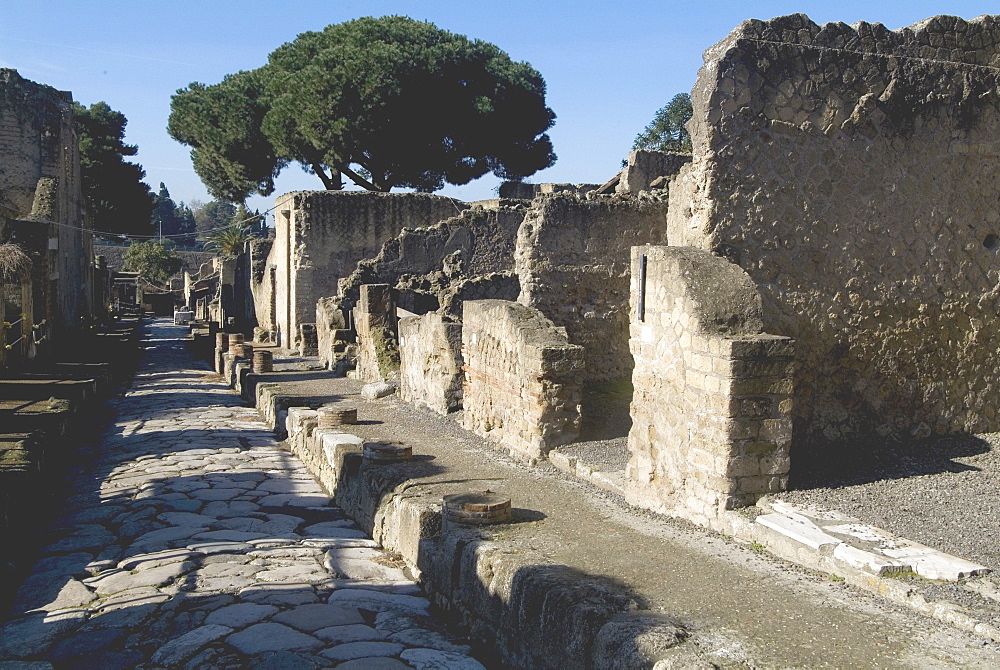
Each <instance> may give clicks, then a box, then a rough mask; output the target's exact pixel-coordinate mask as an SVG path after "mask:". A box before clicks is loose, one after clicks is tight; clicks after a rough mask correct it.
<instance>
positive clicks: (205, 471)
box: [0, 321, 483, 670]
mask: <svg viewBox="0 0 1000 670" xmlns="http://www.w3.org/2000/svg"><path fill="white" fill-rule="evenodd" d="M146 331H147V335H148V337H147V339H146V344H147V349H146V352H145V354H144V357H143V359H142V363H141V364H140V367H139V370H138V373H137V376H136V378H135V380H134V382H133V383H132V385H131V386H130V387H129V389H128V390H127V391H126V393H125V395H124V397H123V398H121V399H120V400H119V401H118V402H117V407H116V411H117V413H116V417H115V420H114V423H113V424H112V425H111V426H110V427H109V428H108V430H107V431H106V432H105V434H104V436H103V438H102V441H101V444H100V447H99V448H97V449H95V450H94V454H95V456H94V458H93V459H92V460H91V461H90V462H89V463H88V464H87V467H86V469H85V470H83V471H82V472H81V474H80V475H79V476H78V477H77V478H76V479H74V481H73V483H72V493H71V497H70V498H69V499H68V500H67V501H66V503H65V505H64V507H63V510H64V514H63V516H61V517H60V518H59V519H57V521H56V523H55V524H54V528H53V531H52V532H51V533H50V534H49V535H48V536H47V541H48V544H47V546H45V547H43V548H42V550H41V552H40V554H39V560H38V562H37V563H36V565H35V566H34V570H33V572H32V574H31V576H30V577H28V578H27V580H26V581H25V583H24V585H23V586H22V588H21V589H20V591H19V593H18V597H17V602H16V605H15V607H14V610H13V617H12V618H11V620H10V621H9V622H8V623H6V625H5V626H4V627H3V628H2V629H0V668H3V667H8V665H7V664H5V663H3V662H2V661H8V660H15V659H23V660H30V661H36V663H34V664H30V665H24V664H17V665H12V666H10V667H31V668H46V667H59V668H104V669H110V668H154V667H169V668H173V667H178V668H181V667H183V668H313V667H338V668H366V669H376V668H377V669H384V670H389V669H392V668H410V667H412V668H455V669H465V668H469V669H474V668H482V667H483V666H482V665H480V664H479V663H478V662H477V661H475V660H473V659H472V658H471V657H470V656H469V655H468V654H469V652H470V647H469V646H466V645H464V644H462V643H461V641H456V640H454V639H452V638H449V637H448V636H447V635H446V634H445V633H444V632H443V629H442V628H441V626H439V625H438V624H437V622H435V620H434V619H433V618H432V617H430V616H429V615H428V601H427V599H426V598H424V597H423V595H422V593H421V590H420V588H419V586H418V585H417V584H416V583H414V582H413V581H412V580H411V579H410V578H409V577H408V575H407V574H406V573H404V571H403V570H402V569H400V566H401V565H402V563H401V562H400V561H398V559H396V558H394V556H393V555H391V554H386V553H384V552H382V551H381V550H380V549H379V547H378V546H377V545H376V543H375V542H373V541H372V540H371V539H370V538H369V537H368V536H367V535H366V534H365V533H364V532H362V531H361V530H359V529H358V528H357V527H356V525H355V524H354V523H353V521H351V520H350V519H348V518H346V517H345V515H344V514H343V513H342V512H341V511H340V510H339V509H338V508H336V507H334V506H333V505H332V504H331V502H330V499H329V497H328V496H327V495H326V494H325V493H324V491H323V490H322V489H321V488H320V486H319V485H318V484H316V483H315V481H314V480H313V478H312V477H311V476H310V474H309V473H308V472H307V471H306V469H305V467H304V466H303V465H302V464H301V462H299V461H298V459H297V458H295V457H294V456H292V455H291V454H289V453H287V452H285V451H283V450H282V449H280V448H279V445H278V444H277V443H276V441H275V439H274V437H273V435H272V434H271V433H270V432H269V431H267V430H266V429H265V428H264V424H263V423H262V422H261V421H260V420H259V419H258V417H257V414H256V411H255V410H254V409H253V408H249V407H245V406H243V403H242V402H241V401H240V399H239V398H238V397H237V396H236V395H235V394H234V393H233V392H231V391H230V390H229V389H228V388H227V387H226V386H224V385H223V384H222V383H221V381H219V379H218V377H217V376H216V375H214V374H213V373H211V372H209V371H207V367H205V366H203V365H200V364H197V363H195V362H194V361H193V360H192V358H191V357H190V355H189V354H188V353H187V352H186V351H185V349H184V346H183V338H184V336H185V335H186V328H183V327H175V326H172V325H168V324H167V322H165V321H158V322H153V323H152V324H150V325H147V326H146ZM50 664H51V665H50Z"/></svg>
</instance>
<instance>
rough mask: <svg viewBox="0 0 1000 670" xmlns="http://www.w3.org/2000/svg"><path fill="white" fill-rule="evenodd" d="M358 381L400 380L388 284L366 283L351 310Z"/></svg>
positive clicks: (394, 326) (393, 309)
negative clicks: (355, 338)
mask: <svg viewBox="0 0 1000 670" xmlns="http://www.w3.org/2000/svg"><path fill="white" fill-rule="evenodd" d="M354 323H355V328H356V331H357V338H358V347H357V355H358V358H357V368H356V370H357V375H358V378H359V379H366V380H368V381H383V380H388V379H396V378H398V377H399V345H398V344H397V342H396V337H397V336H396V303H395V301H394V300H393V296H392V289H391V288H390V287H389V285H388V284H365V285H364V286H362V287H361V294H360V299H359V300H358V304H357V306H356V307H355V308H354Z"/></svg>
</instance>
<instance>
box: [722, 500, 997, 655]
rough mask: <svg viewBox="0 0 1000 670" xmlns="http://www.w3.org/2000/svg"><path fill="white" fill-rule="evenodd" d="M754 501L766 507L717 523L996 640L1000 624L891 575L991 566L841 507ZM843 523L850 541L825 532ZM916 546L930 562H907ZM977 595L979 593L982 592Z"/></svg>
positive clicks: (943, 575) (977, 572)
mask: <svg viewBox="0 0 1000 670" xmlns="http://www.w3.org/2000/svg"><path fill="white" fill-rule="evenodd" d="M758 505H759V507H758V508H750V509H752V510H755V511H764V512H765V513H764V514H761V515H758V516H756V517H755V518H751V516H748V515H745V514H743V513H740V512H724V513H723V514H722V515H721V517H720V525H721V526H724V527H725V528H724V530H723V532H726V533H727V534H729V535H731V536H732V537H734V538H735V539H737V540H740V541H743V542H746V543H749V544H751V545H752V546H754V547H758V548H759V549H760V550H762V551H767V552H768V553H770V554H773V555H774V556H777V557H778V558H781V559H784V560H786V561H789V562H791V563H795V564H796V565H800V566H802V567H805V568H809V569H811V570H816V571H818V572H823V573H827V574H830V575H835V576H837V577H839V578H843V580H844V581H845V582H846V583H847V584H850V585H851V586H854V587H856V588H860V589H862V590H864V591H868V592H869V593H872V594H875V595H877V596H880V597H882V598H885V599H886V600H889V601H890V602H894V603H896V604H898V605H903V606H904V607H907V608H909V609H911V610H913V611H915V612H918V613H920V614H923V615H925V616H930V617H933V618H934V619H937V620H938V621H941V622H942V623H946V624H948V625H951V626H954V627H955V628H957V629H959V630H962V631H965V632H968V633H973V634H975V635H978V636H980V637H983V638H986V639H987V640H992V641H994V642H1000V627H997V626H994V625H992V624H990V623H986V622H984V621H981V620H979V619H977V618H976V617H974V616H972V615H970V614H967V613H966V612H965V611H963V607H961V606H960V605H958V604H956V603H953V602H950V601H947V600H940V599H935V598H934V597H932V596H929V595H927V594H926V593H924V591H926V589H925V588H923V585H922V584H920V583H919V582H912V581H903V580H900V579H897V578H894V575H895V576H899V575H900V574H914V573H916V574H917V575H918V576H922V577H925V575H928V574H931V575H935V577H933V578H931V577H925V579H928V580H929V581H934V580H935V579H936V580H938V581H951V582H955V581H958V580H960V579H966V578H969V577H972V578H983V576H984V575H986V574H988V573H989V572H990V570H989V568H986V567H985V566H981V565H977V564H975V563H972V562H970V561H966V560H965V559H962V558H958V557H956V556H951V555H949V554H945V553H944V552H940V551H937V550H935V549H931V548H930V547H925V546H924V545H921V544H918V543H916V542H913V541H911V540H906V539H903V538H898V537H896V536H893V535H891V534H890V533H888V532H887V531H884V530H881V529H879V528H875V527H874V526H868V525H867V524H862V523H861V522H860V521H858V520H857V519H854V518H853V517H849V516H847V515H844V514H840V513H839V512H833V511H828V510H820V509H817V508H804V507H799V506H797V505H791V504H789V503H784V502H782V501H780V500H767V499H764V500H762V501H761V502H760V503H758ZM816 521H819V523H815V522H816ZM824 522H827V523H824ZM843 525H849V526H853V528H851V530H853V531H856V532H857V534H859V535H861V536H862V537H861V538H859V537H856V536H855V537H854V538H853V541H852V538H851V537H850V536H849V535H847V534H841V533H838V534H837V535H831V534H830V533H828V532H825V530H827V531H828V530H830V528H831V527H833V528H839V527H841V526H843ZM824 528H825V530H824ZM860 531H869V532H870V533H871V534H870V535H868V536H867V537H865V536H866V535H867V533H865V532H860ZM876 536H880V537H879V539H881V540H882V541H886V540H891V541H892V542H894V543H898V545H899V546H900V549H901V551H900V552H899V554H900V555H902V556H903V558H902V559H900V558H897V557H893V556H890V555H888V554H884V553H882V552H880V551H877V545H878V543H877V542H876V541H874V539H873V538H875V537H876ZM914 550H916V552H915V551H914ZM919 552H924V553H923V556H924V557H927V556H931V557H933V558H934V561H933V563H931V565H930V566H928V565H927V564H924V565H921V564H919V563H917V564H914V563H912V562H908V561H909V558H912V556H913V555H914V553H919ZM920 571H923V572H924V575H921V574H920ZM986 579H989V578H986ZM966 590H967V591H969V593H973V594H974V593H978V592H979V591H982V589H978V590H977V589H974V588H968V587H966ZM979 595H980V597H982V596H981V593H980V594H979ZM984 600H985V599H984ZM984 604H985V603H984Z"/></svg>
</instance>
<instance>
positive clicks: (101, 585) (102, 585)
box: [88, 561, 196, 595]
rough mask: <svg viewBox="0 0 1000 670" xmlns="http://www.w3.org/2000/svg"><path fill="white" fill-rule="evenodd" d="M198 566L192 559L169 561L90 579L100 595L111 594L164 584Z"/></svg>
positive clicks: (91, 584)
mask: <svg viewBox="0 0 1000 670" xmlns="http://www.w3.org/2000/svg"><path fill="white" fill-rule="evenodd" d="M195 567H196V565H195V563H193V562H191V561H181V562H179V563H168V564H166V565H161V566H158V567H155V568H149V569H146V570H137V571H135V572H129V571H127V570H120V571H117V572H114V573H111V574H107V575H105V574H102V575H101V576H100V577H96V578H94V577H92V578H91V579H90V580H88V581H89V582H90V583H89V584H88V585H89V586H92V587H93V588H94V590H95V591H96V592H97V593H98V595H109V594H112V593H118V592H119V591H128V590H130V589H134V588H138V587H141V586H164V585H166V584H169V583H171V582H173V581H174V580H175V579H176V578H177V577H180V576H181V575H183V574H185V573H187V572H190V571H191V570H193V569H194V568H195Z"/></svg>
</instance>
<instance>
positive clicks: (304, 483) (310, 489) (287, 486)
mask: <svg viewBox="0 0 1000 670" xmlns="http://www.w3.org/2000/svg"><path fill="white" fill-rule="evenodd" d="M257 490H258V491H267V492H268V493H314V494H323V489H322V487H320V485H319V484H317V483H316V482H314V481H312V480H311V479H310V480H305V479H268V480H266V481H263V482H261V483H260V484H259V485H258V486H257Z"/></svg>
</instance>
